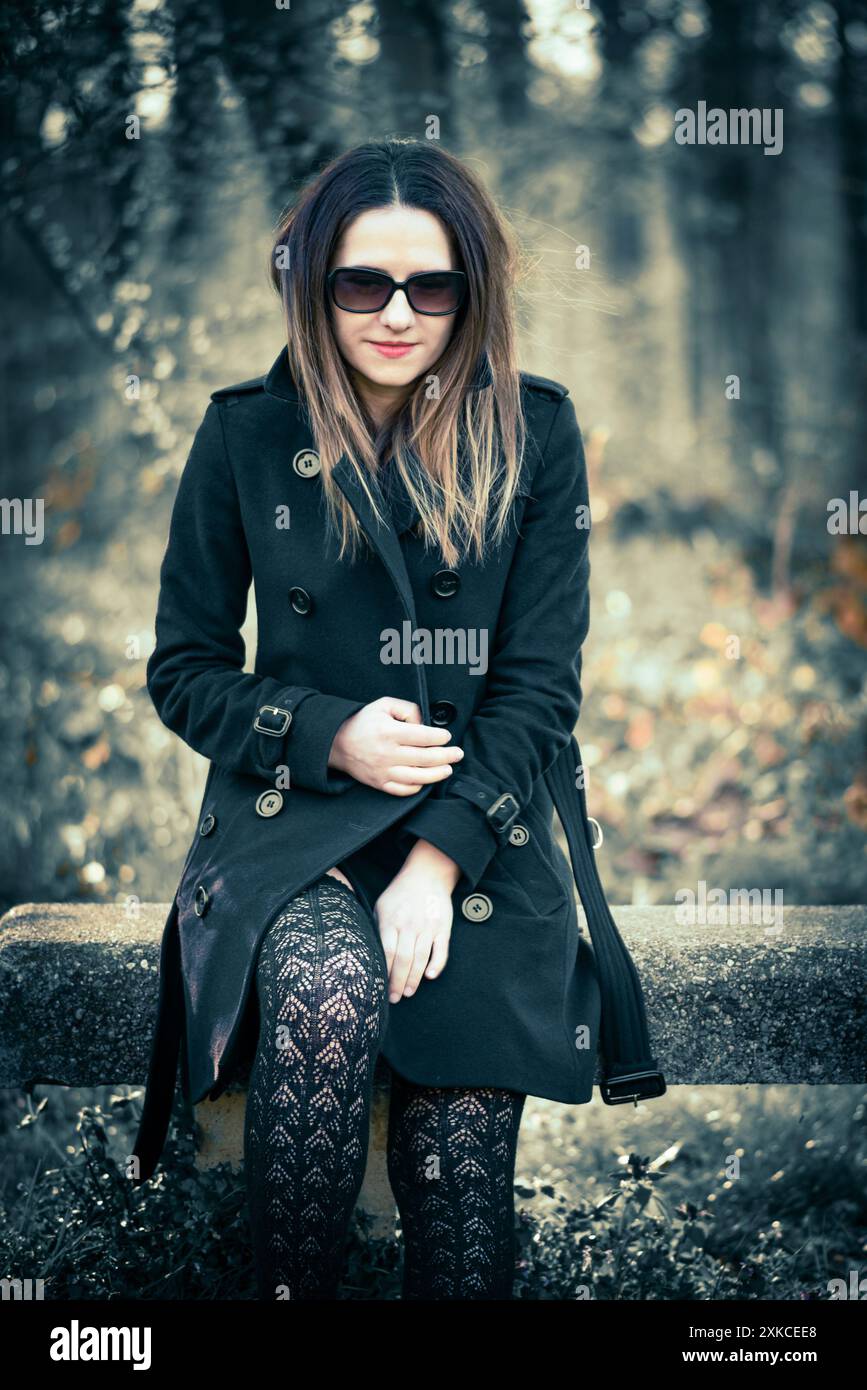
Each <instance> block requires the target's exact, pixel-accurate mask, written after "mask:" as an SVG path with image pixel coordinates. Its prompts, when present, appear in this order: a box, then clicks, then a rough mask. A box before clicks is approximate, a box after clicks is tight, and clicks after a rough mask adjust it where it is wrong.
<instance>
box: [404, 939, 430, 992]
mask: <svg viewBox="0 0 867 1390" xmlns="http://www.w3.org/2000/svg"><path fill="white" fill-rule="evenodd" d="M432 945H433V941H432V939H431V937H430V935H429V934H427V933H422V932H419V934H418V935H417V936H416V938H415V949H414V951H413V953H412V965H411V966H410V968H409V973H408V975H407V977H406V980H405V982H404V986H403V998H404V999H406V998H408V997H409V995H411V994H415V992H416V990H417V989H418V987H419V985H420V984H421V977H422V975H423V974H424V968H425V966H426V965H427V963H428V961H429V960H430V953H431V946H432Z"/></svg>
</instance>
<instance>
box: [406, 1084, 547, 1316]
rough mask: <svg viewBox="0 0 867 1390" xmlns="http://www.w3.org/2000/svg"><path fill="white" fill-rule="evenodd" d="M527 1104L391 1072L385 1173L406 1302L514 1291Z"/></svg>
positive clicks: (486, 1089)
mask: <svg viewBox="0 0 867 1390" xmlns="http://www.w3.org/2000/svg"><path fill="white" fill-rule="evenodd" d="M525 1100H526V1096H525V1095H523V1094H522V1093H521V1092H519V1091H507V1090H500V1089H497V1088H496V1087H493V1086H481V1087H478V1086H473V1087H470V1086H443V1087H439V1086H418V1085H415V1084H414V1083H413V1082H411V1081H407V1080H406V1078H405V1077H402V1076H399V1075H398V1074H397V1072H395V1071H394V1069H393V1068H392V1071H391V1098H390V1102H389V1122H388V1174H389V1180H390V1182H391V1188H392V1191H393V1193H394V1196H395V1200H396V1201H397V1205H398V1209H399V1211H400V1219H401V1227H402V1229H403V1240H404V1276H403V1297H404V1298H405V1299H423V1298H426V1299H431V1298H435V1299H498V1298H500V1299H508V1298H511V1297H512V1282H513V1279H514V1275H515V1203H514V1191H513V1182H514V1176H515V1151H516V1149H517V1144H518V1129H519V1127H520V1124H521V1113H522V1111H523V1108H524V1101H525Z"/></svg>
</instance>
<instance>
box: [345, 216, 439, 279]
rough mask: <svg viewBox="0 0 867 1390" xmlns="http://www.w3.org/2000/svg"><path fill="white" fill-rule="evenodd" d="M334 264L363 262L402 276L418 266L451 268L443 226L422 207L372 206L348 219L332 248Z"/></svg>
mask: <svg viewBox="0 0 867 1390" xmlns="http://www.w3.org/2000/svg"><path fill="white" fill-rule="evenodd" d="M331 265H332V268H333V267H334V266H336V265H366V266H370V267H371V269H374V270H384V271H386V272H387V273H388V274H389V275H393V276H394V277H395V279H397V280H401V279H405V278H406V276H408V275H414V274H416V273H417V272H418V271H420V270H451V269H454V264H453V260H452V254H451V246H450V244H449V238H448V235H447V233H446V229H445V227H444V225H443V223H442V222H441V221H440V220H439V218H438V217H435V216H434V214H433V213H432V212H425V211H424V210H423V209H422V208H407V207H388V208H371V209H369V210H368V211H367V212H362V213H360V214H359V216H358V217H356V218H355V220H354V221H353V222H352V223H350V225H349V226H348V227H347V228H346V230H345V231H344V233H343V236H342V237H341V238H340V240H339V241H338V243H337V245H336V247H335V248H334V255H333V256H332V259H331Z"/></svg>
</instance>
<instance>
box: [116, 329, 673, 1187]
mask: <svg viewBox="0 0 867 1390" xmlns="http://www.w3.org/2000/svg"><path fill="white" fill-rule="evenodd" d="M486 373H487V363H486V362H485V360H484V359H483V361H482V363H481V364H480V369H479V371H478V372H477V374H476V377H475V380H474V382H473V384H472V386H471V388H470V389H478V388H479V387H480V386H482V385H484V383H485V381H486V380H487V379H488V378H487V374H486ZM522 401H523V408H524V412H525V418H526V422H527V450H526V457H525V461H524V466H523V469H522V476H521V484H520V492H519V496H518V498H517V505H516V507H515V509H514V512H513V520H512V524H511V526H510V529H509V532H508V535H507V537H506V539H505V541H504V542H503V544H502V545H501V546H499V547H498V548H497V549H494V550H493V551H492V552H491V555H490V556H489V558H488V559H487V560H486V561H485V563H484V564H482V565H480V564H478V563H476V562H475V561H469V560H468V561H466V562H465V563H463V564H461V566H460V567H459V570H458V571H457V572H453V571H448V570H446V568H445V566H444V563H443V561H442V557H441V556H438V555H437V553H435V552H433V551H430V550H429V551H427V552H426V551H425V548H424V545H423V542H422V541H421V540H420V539H419V537H418V536H417V535H416V534H415V533H414V531H413V530H412V529H411V526H412V522H413V521H414V520H416V519H417V518H416V517H415V516H414V515H413V514H412V513H411V510H410V508H409V507H408V506H406V505H404V506H401V502H400V497H399V494H397V493H396V492H395V493H394V494H393V498H392V500H393V510H392V511H391V512H388V513H387V515H388V517H389V521H388V524H387V525H386V526H384V527H379V526H377V524H376V521H375V518H374V516H373V514H372V512H371V510H370V507H369V503H368V502H367V500H366V498H365V497H364V495H363V493H362V491H361V489H360V488H359V486H358V484H357V482H356V481H355V478H354V475H353V471H352V469H351V466H350V465H349V463H348V460H347V459H346V458H343V459H341V460H340V462H339V463H338V465H337V467H336V469H335V472H334V475H333V476H334V478H335V480H336V482H337V484H338V486H339V487H340V489H341V490H342V492H343V493H344V495H345V496H346V498H347V499H348V501H349V502H350V504H351V505H352V507H353V508H354V510H355V512H356V514H357V516H358V519H359V521H360V523H361V526H362V528H363V530H364V532H365V533H366V535H367V536H368V538H369V539H370V541H371V543H372V546H373V551H372V553H366V554H362V555H361V556H360V558H358V559H357V560H356V561H355V562H354V563H352V562H350V561H349V560H348V559H345V560H343V561H338V560H337V540H336V538H335V537H334V536H333V534H332V533H330V532H329V531H328V530H327V528H326V523H325V515H324V497H323V493H322V488H321V484H320V476H319V473H320V470H319V459H318V455H317V453H316V444H315V440H314V439H313V437H312V435H311V433H310V430H309V427H308V425H307V423H306V420H305V416H304V413H303V410H302V404H303V402H302V400H301V397H300V394H299V390H298V388H297V386H296V384H295V383H294V381H293V379H292V377H291V375H290V372H289V369H288V364H287V353H286V349H285V348H284V349H283V351H282V352H281V354H280V356H279V357H278V359H277V361H276V362H275V363H274V365H273V366H272V368H271V370H270V371H269V372H268V373H267V375H266V376H265V377H264V378H261V377H260V378H257V379H256V380H253V381H249V382H244V383H242V384H241V385H238V386H234V387H227V388H224V389H223V390H220V391H215V392H214V393H213V396H212V398H211V403H210V404H209V405H208V407H207V410H206V412H205V415H204V419H203V420H202V423H201V425H200V426H199V429H198V432H197V434H196V437H195V440H194V443H193V447H192V450H191V452H190V456H189V459H188V461H187V464H186V467H185V469H184V472H183V475H182V477H181V480H180V483H179V486H178V492H177V497H176V500H175V504H174V510H173V513H172V520H171V528H170V534H169V541H168V547H167V550H166V554H165V558H164V561H163V565H162V571H161V576H160V594H159V604H158V609H157V619H156V639H157V640H156V646H155V649H154V652H153V654H152V656H151V658H150V661H149V664H148V690H149V692H150V694H151V697H152V699H153V701H154V704H155V706H156V709H157V710H158V712H159V714H160V717H161V718H162V720H163V721H164V723H165V724H166V725H167V726H168V727H169V728H170V729H172V730H173V731H174V732H175V733H177V734H178V735H179V736H180V737H181V738H183V739H184V740H185V741H186V742H187V743H188V744H189V745H190V746H191V747H192V748H194V749H196V750H197V751H198V752H200V753H202V754H203V755H204V756H205V757H207V758H208V759H210V763H211V765H210V769H209V772H208V778H207V783H206V787H205V792H204V796H203V800H202V805H201V812H200V817H199V825H198V828H197V831H196V834H195V836H194V839H193V842H192V844H191V846H190V848H189V852H188V855H187V860H186V863H185V866H184V869H183V873H182V876H181V880H180V883H179V885H178V888H177V892H176V895H175V899H174V902H173V903H172V909H171V912H170V914H169V918H168V920H167V922H166V927H165V931H164V934H163V942H162V954H161V970H160V999H159V1008H158V1016H157V1024H156V1029H155V1034H154V1043H153V1048H152V1053H151V1064H150V1072H149V1077H148V1088H147V1095H146V1101H145V1107H144V1112H143V1116H142V1122H141V1127H140V1130H139V1135H138V1139H137V1142H136V1147H135V1150H134V1152H135V1154H137V1155H138V1158H139V1161H140V1172H139V1178H140V1180H142V1181H143V1180H144V1179H146V1178H147V1177H148V1176H150V1173H151V1172H152V1171H153V1169H154V1167H155V1165H156V1161H157V1159H158V1157H159V1153H160V1152H161V1149H162V1144H163V1141H164V1135H165V1130H166V1125H167V1122H168V1118H169V1113H170V1106H171V1097H172V1094H173V1090H174V1084H175V1079H176V1071H177V1058H178V1054H179V1052H180V1054H181V1061H182V1079H183V1085H184V1093H185V1095H186V1097H187V1099H188V1100H189V1101H190V1102H191V1103H198V1102H199V1101H201V1100H202V1099H204V1097H205V1096H210V1097H211V1098H212V1099H215V1098H216V1097H217V1096H218V1095H219V1094H220V1093H221V1092H222V1091H223V1090H224V1089H225V1087H226V1086H227V1085H228V1084H229V1081H230V1080H232V1079H233V1076H234V1075H235V1071H236V1067H237V1065H238V1063H239V1062H240V1061H243V1060H245V1059H247V1058H248V1057H249V1051H246V1052H245V1049H249V1047H250V1045H251V1030H250V1011H249V1010H248V1007H247V1006H248V1003H249V1002H250V995H251V983H252V980H253V976H254V971H255V961H256V955H257V951H258V948H259V945H260V943H261V940H262V937H263V934H264V932H265V931H266V929H267V927H268V926H269V925H270V923H271V922H272V921H273V920H274V918H275V917H276V916H277V914H278V913H279V911H280V909H281V907H282V906H283V905H284V904H285V903H286V901H287V899H289V898H291V897H293V896H294V895H296V894H297V893H299V892H300V891H301V890H302V889H303V888H305V887H306V886H308V885H309V884H311V883H313V882H314V881H315V880H316V879H318V878H319V877H320V876H321V875H322V874H323V873H325V871H326V870H327V869H329V868H331V867H332V866H333V865H336V864H343V865H344V866H345V867H346V869H347V871H348V872H349V873H350V877H352V879H353V882H354V883H356V884H357V886H358V887H359V888H360V889H361V890H362V895H363V897H364V898H365V899H366V900H367V901H368V903H372V901H373V899H374V898H375V896H376V895H377V894H378V893H379V892H381V891H382V889H383V888H384V887H385V885H386V883H387V882H388V881H389V878H390V877H391V876H392V875H393V873H394V872H396V870H397V868H398V867H399V865H400V862H401V860H402V856H403V855H404V854H405V853H406V850H407V848H408V846H409V845H410V844H412V843H413V842H414V839H415V837H421V838H424V839H426V840H429V841H430V842H432V843H433V844H435V845H437V846H439V847H440V848H441V849H442V850H444V851H445V853H447V854H448V855H450V856H451V857H452V858H453V859H454V860H455V861H456V862H457V863H458V864H459V866H460V868H461V871H462V876H461V879H460V881H459V883H458V885H457V887H456V889H455V892H454V895H453V902H454V925H453V929H452V936H451V943H450V954H449V959H448V962H447V964H446V966H445V969H444V970H443V971H442V973H441V975H440V976H439V977H438V978H437V979H435V980H428V979H424V978H423V979H422V981H421V983H420V985H419V987H418V989H417V991H416V993H415V994H414V995H412V996H410V997H409V998H404V999H401V1000H400V1001H399V1002H398V1003H397V1004H391V1005H389V1006H388V1007H389V1023H388V1029H387V1034H386V1037H385V1041H384V1045H383V1052H384V1054H385V1057H386V1058H387V1060H388V1062H389V1063H390V1064H391V1065H392V1066H394V1067H395V1069H396V1070H397V1071H399V1072H400V1073H402V1074H403V1075H405V1076H407V1077H408V1078H409V1079H410V1080H413V1081H416V1082H420V1083H426V1084H430V1085H496V1086H502V1087H509V1088H512V1089H515V1090H520V1091H524V1092H527V1093H529V1094H532V1095H537V1096H544V1097H549V1098H551V1099H554V1100H559V1101H567V1102H572V1103H576V1104H580V1103H583V1102H586V1101H588V1100H589V1099H590V1097H591V1094H592V1089H593V1081H594V1074H595V1069H596V1054H597V1044H598V1042H599V1038H600V1004H601V1003H602V1004H604V1002H605V996H606V995H608V996H609V1002H610V1003H611V1007H610V1008H609V1009H603V1030H604V1027H605V1022H606V1015H608V1014H610V1018H608V1023H609V1034H610V1037H609V1040H608V1042H607V1043H606V1041H605V1038H603V1051H604V1053H605V1055H606V1056H607V1059H608V1062H607V1071H608V1075H609V1076H615V1077H616V1076H628V1075H630V1074H631V1073H633V1072H634V1071H635V1070H636V1068H637V1069H639V1070H641V1069H644V1070H646V1069H647V1068H648V1067H649V1068H650V1069H651V1071H652V1069H653V1068H654V1067H655V1061H654V1059H648V1048H649V1044H648V1041H647V1038H646V1031H644V1030H645V1024H644V1018H643V1008H642V1001H641V993H640V987H639V985H638V982H637V976H635V971H634V967H633V965H632V962H631V959H630V958H629V956H628V953H627V952H626V950H625V947H623V943H622V942H621V941H620V938H619V936H618V934H617V931H616V928H615V927H614V925H613V922H611V919H610V914H608V913H607V907H606V905H605V902H604V896H603V895H602V890H601V887H599V885H598V879H597V878H596V876H595V868H594V866H593V857H592V853H590V852H589V848H588V846H589V845H590V843H591V841H590V832H589V829H588V827H587V818H586V807H585V805H584V797H583V792H579V791H577V790H576V788H575V772H576V771H577V768H576V761H577V760H578V759H579V758H580V755H579V752H578V748H577V744H576V743H575V741H574V738H573V737H572V731H573V729H574V727H575V723H576V721H577V718H578V713H579V709H580V704H581V686H580V672H581V646H582V643H583V641H584V637H585V635H586V633H587V627H588V577H589V559H588V536H589V532H588V529H587V527H586V525H583V524H582V520H581V519H582V516H584V515H585V513H583V512H582V511H581V510H580V509H582V508H583V509H586V507H587V504H588V495H587V477H586V469H585V463H584V453H583V448H582V443H581V435H580V432H579V428H578V424H577V421H576V418H575V411H574V408H573V405H572V402H571V400H570V399H569V396H568V392H567V389H566V387H564V386H561V385H559V384H558V383H556V382H551V381H547V380H545V379H543V378H540V377H534V376H530V375H529V374H526V373H522ZM387 498H388V493H387V492H385V493H384V499H385V500H387ZM405 501H406V499H405V495H404V502H405ZM286 509H288V511H287V510H286ZM278 518H281V519H282V524H281V525H278ZM287 520H288V525H287ZM251 581H252V582H253V583H254V585H255V596H256V609H257V617H258V647H257V653H256V663H255V672H254V673H244V671H243V669H242V667H243V663H244V657H245V652H244V645H243V641H242V639H241V637H240V633H239V629H240V628H241V626H242V624H243V622H244V618H245V614H246V608H247V596H248V588H249V585H250V583H251ZM404 625H406V626H405V627H404ZM384 629H396V630H397V631H398V633H406V634H408V633H411V632H415V631H416V630H417V629H427V630H428V631H429V632H431V633H435V632H437V631H439V632H440V633H441V632H442V631H443V630H444V629H450V630H456V631H458V632H461V631H465V630H466V629H474V630H475V631H476V632H477V633H478V632H480V631H483V630H485V631H486V632H487V635H488V657H487V671H486V672H485V673H484V674H479V673H478V672H476V673H475V674H474V673H473V667H472V665H471V664H470V662H469V661H468V660H467V659H466V653H462V652H460V651H454V652H452V656H451V659H449V657H448V656H446V658H445V660H441V661H440V662H439V664H426V663H425V661H421V662H418V663H416V662H407V663H404V664H383V661H382V659H381V652H382V647H383V640H382V634H383V631H384ZM441 655H442V653H441ZM455 657H458V658H461V657H463V660H462V661H461V660H456V659H455ZM382 695H392V696H396V697H399V698H403V699H405V700H410V701H413V702H415V703H416V704H418V705H419V706H420V708H421V711H422V718H423V720H424V722H425V723H426V724H430V723H434V724H442V725H447V726H448V728H449V729H450V731H451V734H452V738H453V741H454V742H455V743H457V744H459V745H460V746H461V747H462V748H463V749H464V753H465V757H464V759H463V761H462V762H461V763H460V764H459V765H457V766H456V767H455V770H454V771H453V773H452V775H451V776H450V777H449V778H447V779H446V780H445V781H444V782H442V783H437V784H433V785H432V786H430V785H429V786H425V787H423V788H422V790H421V791H419V792H418V793H417V794H416V795H414V796H412V797H395V796H391V795H389V794H388V793H386V792H381V791H376V790H374V789H373V788H371V787H367V786H364V785H362V784H361V783H359V782H356V781H354V780H353V779H351V778H349V777H347V776H343V775H338V774H335V773H334V772H333V771H331V770H330V769H329V768H328V766H327V760H328V755H329V752H330V748H331V744H332V740H333V738H334V735H335V733H336V732H337V729H338V728H339V727H340V725H341V724H342V723H343V721H344V720H345V719H347V718H348V717H349V716H350V715H352V714H354V713H355V712H356V711H357V710H359V709H361V708H362V706H363V705H365V704H367V703H369V702H370V701H372V700H375V699H377V698H379V697H380V696H382ZM257 726H258V727H257ZM287 771H288V776H287ZM287 782H288V785H287ZM555 800H556V801H557V808H558V811H559V814H560V818H561V821H562V822H563V824H564V828H565V829H566V832H567V836H568V839H569V847H570V857H571V859H572V865H573V867H572V869H570V866H569V862H568V861H567V859H566V857H565V856H564V854H563V853H562V851H561V850H560V848H559V846H558V845H557V843H556V840H555V838H554V836H553V832H552V817H553V810H554V801H555ZM573 871H574V873H575V877H576V881H577V882H578V886H579V889H580V891H581V895H582V901H583V903H584V907H585V909H586V911H587V917H588V921H589V922H590V926H591V931H592V934H593V944H592V945H591V942H590V941H588V939H587V937H586V936H585V934H584V932H583V931H582V930H581V928H580V927H579V921H578V914H577V910H576V905H575V897H574V892H573ZM582 880H583V882H582ZM606 918H607V921H606V920H605V919H606ZM600 923H601V926H600ZM597 928H599V939H598V940H597ZM603 932H604V941H603V939H602V933H603ZM600 945H601V946H602V952H601V955H600ZM594 948H595V950H594ZM612 981H613V984H612ZM600 983H601V986H602V989H601V995H600ZM618 991H619V995H618V994H617V992H618ZM615 996H617V997H615ZM615 1006H616V1007H615ZM624 1020H625V1023H626V1025H629V1026H628V1027H627V1032H626V1035H625V1036H624V1035H623V1032H622V1028H621V1034H620V1036H619V1037H617V1036H616V1028H617V1026H618V1023H619V1024H621V1025H622V1024H624ZM629 1027H631V1031H629ZM612 1028H614V1029H615V1033H612V1032H611V1030H612ZM184 1037H185V1040H186V1045H185V1046H182V1041H183V1039H184ZM612 1039H613V1041H612ZM659 1080H660V1081H661V1078H659ZM630 1084H631V1083H630ZM650 1085H651V1091H650V1092H648V1093H653V1087H654V1086H656V1092H655V1093H658V1085H657V1083H656V1082H651V1083H650ZM635 1089H636V1088H635V1086H634V1085H632V1090H633V1091H634V1090H635ZM663 1089H664V1083H663ZM610 1098H611V1097H609V1096H607V1095H606V1099H610ZM624 1098H628V1096H626V1097H624Z"/></svg>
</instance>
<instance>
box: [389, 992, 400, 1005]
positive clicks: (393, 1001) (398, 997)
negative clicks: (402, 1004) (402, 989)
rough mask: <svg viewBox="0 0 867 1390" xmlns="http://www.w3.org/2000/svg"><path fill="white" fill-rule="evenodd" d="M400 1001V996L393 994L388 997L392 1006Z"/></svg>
mask: <svg viewBox="0 0 867 1390" xmlns="http://www.w3.org/2000/svg"><path fill="white" fill-rule="evenodd" d="M398 999H400V995H399V994H395V993H393V992H392V993H391V994H390V995H389V996H388V1002H389V1003H390V1004H396V1003H397V1001H398Z"/></svg>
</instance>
